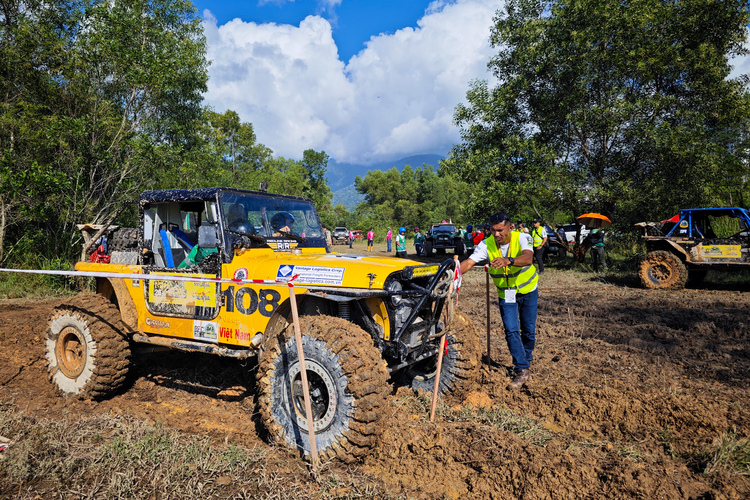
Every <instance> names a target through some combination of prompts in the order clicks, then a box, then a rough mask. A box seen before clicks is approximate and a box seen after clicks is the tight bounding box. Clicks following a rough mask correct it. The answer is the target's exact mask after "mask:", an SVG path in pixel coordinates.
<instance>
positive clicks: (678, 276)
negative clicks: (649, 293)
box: [638, 250, 688, 290]
mask: <svg viewBox="0 0 750 500" xmlns="http://www.w3.org/2000/svg"><path fill="white" fill-rule="evenodd" d="M655 264H659V265H663V266H666V267H668V268H670V275H669V276H668V279H666V280H665V281H663V282H661V281H660V282H658V283H655V282H654V280H652V279H650V278H649V271H650V270H651V269H652V268H653V267H654V266H655ZM638 276H639V277H640V279H641V283H642V284H643V286H644V287H645V288H651V289H654V288H658V289H663V290H680V289H682V288H685V283H687V279H688V271H687V267H685V264H684V263H683V262H682V261H681V260H680V258H679V257H678V256H676V255H675V254H673V253H671V252H668V251H666V250H655V251H653V252H649V253H647V254H646V255H645V256H644V258H643V260H642V261H641V265H640V267H639V269H638Z"/></svg>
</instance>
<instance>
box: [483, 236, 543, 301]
mask: <svg viewBox="0 0 750 500" xmlns="http://www.w3.org/2000/svg"><path fill="white" fill-rule="evenodd" d="M490 238H492V236H490ZM518 243H519V244H520V246H521V251H522V252H523V251H524V250H530V251H532V252H533V251H534V247H533V246H532V244H531V235H529V234H526V233H521V237H520V238H518ZM508 247H510V243H507V244H505V245H501V246H500V254H501V255H504V256H505V255H508ZM469 258H470V259H471V260H473V261H474V262H482V261H489V259H490V254H489V252H487V242H486V240H482V241H481V242H480V243H479V245H477V246H476V248H474V253H472V254H471V257H469ZM537 287H538V285H537V286H535V287H534V288H533V289H531V290H529V293H530V292H533V291H534V290H536V289H537Z"/></svg>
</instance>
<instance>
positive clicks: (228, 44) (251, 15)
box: [194, 0, 503, 165]
mask: <svg viewBox="0 0 750 500" xmlns="http://www.w3.org/2000/svg"><path fill="white" fill-rule="evenodd" d="M502 2H503V0H433V1H432V2H429V1H424V0H423V1H417V0H372V1H369V0H368V1H366V0H296V1H291V0H260V1H259V0H249V1H221V0H197V1H196V0H194V4H195V6H196V7H197V8H198V12H199V14H200V16H201V17H202V18H203V26H204V32H205V34H206V39H207V42H208V59H209V60H210V61H211V65H210V67H209V83H208V92H206V94H205V99H206V103H207V104H208V105H210V106H212V107H213V108H214V109H215V110H216V111H218V112H223V111H225V110H227V109H232V110H234V111H237V113H239V115H240V118H241V119H242V120H243V121H245V122H250V123H252V124H253V127H254V129H255V132H256V136H257V138H258V141H259V142H261V143H262V144H265V145H266V146H268V147H270V148H271V149H272V150H273V151H274V154H276V155H279V156H284V157H287V158H294V159H299V158H301V156H302V152H303V151H304V150H306V149H310V148H312V149H315V150H317V151H321V150H324V151H326V153H328V154H329V155H330V156H331V157H332V158H333V159H335V160H336V161H337V162H339V163H354V164H361V165H369V164H372V163H376V162H388V161H395V160H398V159H400V158H404V157H407V156H411V155H416V154H427V153H432V154H442V155H445V154H447V152H448V151H449V150H450V148H451V147H452V146H453V145H454V144H455V143H457V142H459V141H460V135H459V130H458V128H457V127H456V126H455V125H453V112H454V110H455V108H456V106H457V105H458V104H459V103H460V102H462V101H464V100H465V96H466V91H467V90H468V88H469V84H470V82H471V81H472V80H474V79H477V78H480V79H489V78H490V77H491V75H490V74H489V73H488V71H487V61H488V60H489V58H490V57H491V56H492V55H493V53H494V50H493V49H491V48H490V46H489V35H490V31H489V30H490V26H491V25H492V18H493V16H494V15H495V12H496V11H497V10H498V9H499V8H501V7H502Z"/></svg>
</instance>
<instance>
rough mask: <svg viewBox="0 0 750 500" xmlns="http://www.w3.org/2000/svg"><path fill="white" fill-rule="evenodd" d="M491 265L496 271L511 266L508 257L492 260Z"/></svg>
mask: <svg viewBox="0 0 750 500" xmlns="http://www.w3.org/2000/svg"><path fill="white" fill-rule="evenodd" d="M490 265H491V267H493V268H495V269H500V268H501V267H505V266H509V265H510V259H509V258H507V257H498V258H497V259H492V262H490Z"/></svg>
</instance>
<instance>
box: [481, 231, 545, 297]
mask: <svg viewBox="0 0 750 500" xmlns="http://www.w3.org/2000/svg"><path fill="white" fill-rule="evenodd" d="M521 234H522V233H519V232H516V231H511V233H510V244H509V245H508V253H507V255H503V254H502V252H501V251H500V249H499V248H498V247H497V243H495V238H494V237H493V236H490V237H489V238H487V239H486V240H484V241H485V242H486V243H487V254H488V255H489V259H490V269H489V271H490V277H491V278H492V281H494V282H495V286H496V287H497V295H498V297H500V298H501V299H504V298H505V290H508V289H513V288H515V289H516V293H520V294H524V293H529V292H531V291H533V290H534V288H535V287H536V285H537V283H538V282H539V275H538V274H537V272H536V267H534V266H524V267H518V266H506V267H502V268H500V269H495V268H494V267H492V264H491V262H492V261H493V260H495V259H497V258H498V257H513V258H514V259H516V258H518V257H520V256H521V242H520V239H521Z"/></svg>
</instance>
